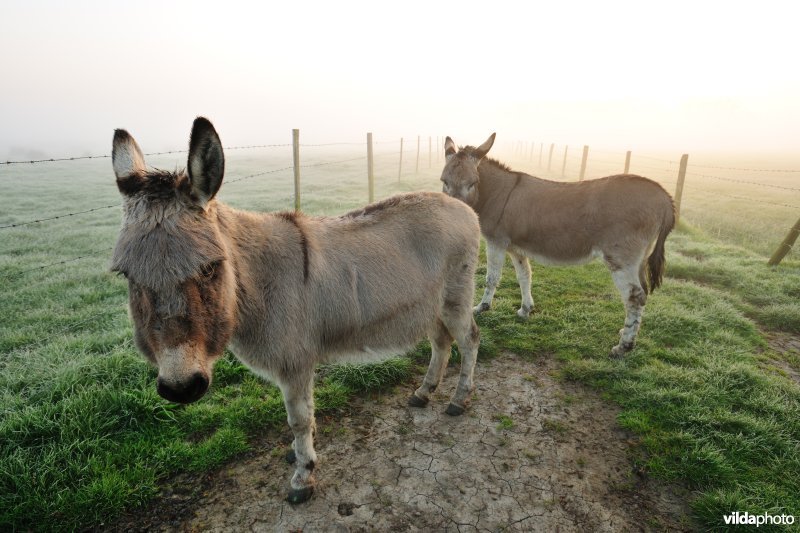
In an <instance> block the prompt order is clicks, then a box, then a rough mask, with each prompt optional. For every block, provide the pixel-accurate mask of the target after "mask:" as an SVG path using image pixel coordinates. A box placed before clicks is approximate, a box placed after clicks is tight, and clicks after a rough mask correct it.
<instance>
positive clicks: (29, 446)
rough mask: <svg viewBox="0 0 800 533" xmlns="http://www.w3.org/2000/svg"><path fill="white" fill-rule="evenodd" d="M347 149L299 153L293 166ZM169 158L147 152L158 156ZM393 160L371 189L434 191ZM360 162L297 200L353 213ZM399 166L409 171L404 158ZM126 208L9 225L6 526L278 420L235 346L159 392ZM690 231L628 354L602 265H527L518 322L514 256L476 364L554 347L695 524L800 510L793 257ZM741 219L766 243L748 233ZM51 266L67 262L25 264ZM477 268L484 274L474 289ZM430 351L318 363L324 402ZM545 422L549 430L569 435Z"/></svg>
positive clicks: (260, 194)
mask: <svg viewBox="0 0 800 533" xmlns="http://www.w3.org/2000/svg"><path fill="white" fill-rule="evenodd" d="M392 149H395V148H392ZM386 150H387V151H389V150H390V149H389V148H387V149H386ZM354 155H359V154H350V153H345V154H342V153H323V152H321V151H320V152H319V153H314V152H313V151H312V150H311V149H309V150H307V151H304V153H303V158H304V161H307V162H313V161H326V160H338V159H346V158H348V157H352V156H354ZM290 161H291V155H290V153H287V154H280V155H274V156H269V157H258V158H257V157H255V156H254V155H248V154H246V153H238V154H236V155H230V156H229V160H228V165H227V167H228V176H227V179H229V180H232V179H235V178H236V177H240V176H244V175H248V174H251V173H254V172H259V171H264V170H269V169H270V168H279V167H283V166H288V165H289V164H290ZM176 163H177V164H178V165H180V164H181V162H180V161H173V160H166V159H164V160H160V161H159V160H156V161H155V164H156V165H157V166H161V167H166V168H171V167H173V166H175V165H176ZM396 163H397V161H396V156H390V155H384V156H376V176H377V178H376V191H377V192H376V196H377V197H378V198H381V197H385V196H387V195H389V194H391V193H393V192H397V191H403V190H418V189H437V188H438V183H437V181H436V180H437V178H438V176H437V170H435V169H434V170H431V171H427V169H426V171H425V172H423V173H422V174H421V175H420V176H419V177H417V178H412V177H411V176H405V177H404V180H403V182H401V183H398V182H397V178H396ZM364 165H365V163H364V162H361V161H356V162H352V163H347V164H344V165H339V166H328V167H320V168H308V169H304V171H303V180H304V181H303V183H304V186H303V206H304V209H305V210H306V211H309V212H313V213H341V212H343V211H346V210H348V209H352V208H355V207H357V206H359V205H363V204H364V203H365V202H366V194H367V189H366V183H365V179H364V178H363V176H364V174H365V171H364V168H363V167H364ZM404 166H405V168H413V159H412V160H411V161H410V162H409V160H408V159H407V160H406V162H405V165H404ZM423 166H424V165H423ZM436 166H437V165H436V164H434V167H436ZM331 176H335V177H336V179H331ZM0 180H3V181H4V182H6V183H7V184H10V185H9V186H7V187H6V189H5V190H4V195H3V197H2V200H0V213H2V215H1V216H0V225H2V224H8V223H14V222H23V221H26V220H29V219H31V218H34V217H46V216H54V215H58V214H61V213H64V212H70V211H79V210H82V209H88V208H92V207H95V206H99V205H110V204H114V203H118V202H119V198H118V194H117V192H116V190H115V187H114V185H113V178H112V174H111V171H110V164H108V161H102V160H101V161H100V162H97V161H87V162H72V163H63V164H61V163H59V164H52V165H51V166H36V167H30V168H29V167H24V168H22V167H11V168H7V169H3V175H2V176H0ZM76 184H79V185H80V186H79V187H76ZM221 194H222V198H223V200H225V201H227V202H229V203H230V204H232V205H234V206H236V207H239V208H244V209H258V210H280V209H289V208H291V206H292V180H291V173H290V172H286V173H282V174H270V175H266V176H261V177H256V178H253V179H248V180H242V181H238V182H230V183H228V184H224V185H223V188H222V190H221ZM689 198H690V199H691V197H689ZM692 201H694V200H692ZM692 201H689V204H688V205H689V206H690V207H691V205H692ZM729 208H730V206H726V209H729ZM731 209H732V208H731ZM690 212H691V209H690ZM712 215H713V216H717V217H718V218H717V219H715V220H728V218H726V217H729V216H731V214H730V213H728V212H720V213H716V214H715V215H714V214H713V213H712V214H709V215H708V216H709V217H710V216H712ZM119 220H120V212H119V208H110V209H107V210H101V211H96V212H92V213H87V214H84V215H77V216H75V217H70V218H67V219H62V220H56V221H50V222H43V223H37V224H32V225H27V226H23V227H20V228H14V229H13V230H11V229H9V230H2V231H3V233H2V237H3V239H2V241H0V302H2V303H0V528H2V529H10V528H17V529H40V530H49V529H76V528H88V527H92V526H94V525H97V524H99V523H102V522H107V521H108V520H110V519H113V517H114V516H115V515H116V514H118V513H119V512H120V511H121V510H123V509H130V508H132V507H135V506H137V505H139V504H142V503H144V502H146V501H148V500H149V499H150V498H152V497H153V496H155V495H157V494H158V486H159V483H160V482H161V481H162V480H164V479H165V478H166V477H168V476H170V475H172V474H174V473H176V472H183V471H198V472H200V471H205V470H207V469H209V468H214V467H215V466H218V465H220V464H222V463H224V462H225V461H228V460H230V459H231V458H232V457H235V456H236V455H237V454H239V453H241V452H242V451H244V450H247V449H249V447H250V443H251V442H252V439H253V437H254V436H255V435H260V434H263V432H264V431H265V429H268V428H283V427H285V412H284V410H283V405H282V401H281V398H280V394H279V392H278V390H277V389H275V388H274V387H272V386H271V385H268V384H266V383H264V382H263V381H261V380H260V379H258V378H256V377H255V376H254V375H252V374H251V373H250V372H249V371H247V370H246V369H245V368H244V367H243V366H242V365H240V364H239V363H238V362H236V361H235V360H234V359H233V358H232V357H230V356H227V357H226V358H224V359H223V360H222V361H220V362H219V363H218V365H217V366H216V368H215V376H214V385H213V387H212V389H211V391H210V392H209V394H208V395H207V396H206V397H205V398H204V399H203V400H202V401H201V402H198V403H196V404H192V405H189V406H175V405H172V404H169V403H167V402H165V401H163V400H162V399H161V398H159V397H158V396H157V395H156V393H155V386H154V378H155V372H154V370H153V369H152V368H151V367H149V366H148V365H147V364H146V363H145V362H144V361H143V360H142V358H141V357H140V356H139V355H138V354H137V353H136V350H135V349H134V347H133V345H132V342H131V338H132V331H131V326H130V323H129V320H128V318H127V316H126V311H125V305H126V299H127V295H126V292H127V289H126V286H125V283H124V281H123V280H121V279H119V278H117V277H115V276H113V275H111V274H109V273H108V272H107V261H108V257H109V252H107V251H105V250H106V249H107V248H109V247H111V246H112V245H113V243H114V239H115V236H116V232H117V230H118V227H119ZM686 220H687V221H688V222H689V223H692V222H694V221H693V220H692V217H691V216H687V217H686ZM740 223H741V221H740ZM790 224H791V221H790V220H787V227H788V225H790ZM740 225H741V224H740ZM745 226H746V224H745ZM700 227H702V228H704V230H703V231H701V230H699V229H695V227H694V226H686V227H684V228H683V229H682V230H681V231H677V232H674V233H673V234H672V235H671V237H670V239H669V240H668V248H667V254H668V263H669V264H668V271H667V274H668V277H667V279H666V281H665V284H664V286H663V287H662V288H661V289H660V290H659V291H657V292H656V293H655V294H654V295H652V296H651V298H650V300H649V302H648V306H647V311H646V313H645V318H644V323H643V326H642V331H641V335H640V339H639V343H638V346H637V348H636V350H635V351H634V352H633V353H631V354H630V355H629V356H628V357H627V358H626V359H624V360H621V361H620V360H611V359H609V358H608V356H607V354H608V350H609V349H610V348H611V346H612V345H614V344H615V343H616V342H617V331H618V330H619V328H620V327H621V325H622V321H623V311H622V304H621V302H620V300H619V296H618V294H617V293H616V290H615V289H614V287H613V284H612V283H611V279H610V277H609V275H608V273H607V271H606V270H605V268H604V267H603V266H602V265H600V264H591V265H587V266H585V267H577V268H545V267H540V266H535V265H534V267H533V269H534V278H533V296H534V299H535V302H536V305H535V309H534V313H533V314H532V316H531V318H530V320H528V321H523V320H520V319H518V318H517V317H516V315H515V311H516V309H517V308H518V307H519V290H518V287H517V285H516V281H515V277H514V274H513V269H512V268H511V266H510V264H506V267H505V269H504V278H503V281H502V283H501V286H500V288H499V290H498V293H497V297H496V300H495V304H494V307H493V309H492V310H491V311H489V312H487V313H485V314H483V315H481V316H480V317H479V318H478V323H479V324H480V326H481V346H480V351H479V358H480V359H482V360H486V359H488V358H491V357H494V356H495V355H497V354H499V353H501V352H502V351H505V350H508V351H513V352H515V353H518V354H520V355H521V356H523V357H527V358H531V359H533V358H539V357H555V358H557V359H558V360H560V361H561V363H562V364H561V371H560V376H562V378H563V379H571V380H577V381H580V382H582V383H586V384H589V385H591V386H593V387H596V388H598V389H599V390H601V391H603V393H604V395H605V396H606V397H607V398H608V399H610V400H612V401H614V402H616V403H618V404H619V405H620V406H621V407H622V412H621V414H620V417H619V422H620V424H621V425H622V426H624V427H626V428H628V429H630V430H631V431H633V432H635V433H636V434H638V435H639V436H640V438H641V442H642V446H641V448H642V449H641V453H640V454H639V456H638V459H637V460H638V461H639V462H640V463H641V467H642V468H643V469H644V470H646V471H648V472H649V473H650V474H651V475H653V476H656V477H659V478H662V479H666V480H675V481H678V482H681V483H685V484H687V485H688V486H689V487H690V488H691V489H692V491H693V494H694V495H695V496H694V497H693V499H692V507H693V509H694V513H695V516H696V518H697V520H698V524H700V526H701V527H702V528H704V529H720V528H722V515H723V514H726V513H728V512H730V511H734V510H739V511H745V510H746V511H749V512H751V513H757V512H763V511H768V512H770V513H772V514H779V513H780V512H787V513H791V514H794V515H796V516H800V496H798V495H800V485H798V483H800V482H799V481H798V480H800V425H799V424H800V388H798V386H797V384H796V383H794V382H792V381H791V380H790V379H789V378H788V377H786V376H785V375H781V374H780V373H777V372H774V371H771V370H770V368H769V364H767V363H768V360H769V359H776V358H780V359H783V360H784V361H785V362H786V363H787V364H789V365H790V366H791V365H794V367H795V368H796V367H797V360H796V358H794V359H792V357H791V356H790V355H781V354H776V353H773V352H771V351H770V350H769V348H768V347H767V344H766V342H765V340H764V337H763V334H762V331H763V330H771V331H777V330H779V331H786V332H791V333H798V332H800V306H798V303H797V300H798V298H797V297H798V296H799V295H800V263H798V261H797V260H795V259H794V258H793V256H791V255H790V256H789V257H788V258H787V259H786V260H785V261H784V263H783V264H782V265H781V266H780V267H779V268H777V269H770V268H767V267H766V266H765V262H766V257H765V254H766V253H767V251H768V249H769V248H771V245H769V246H768V245H763V246H748V247H746V248H745V247H742V246H741V244H742V242H740V241H741V239H738V238H734V237H731V238H727V237H726V234H725V233H724V232H716V231H711V230H710V229H709V227H711V226H709V225H708V224H705V223H703V224H700ZM733 231H734V230H731V232H733ZM740 231H741V232H742V235H744V234H747V235H756V236H762V237H760V238H759V242H761V241H765V240H766V237H765V236H766V235H767V233H766V230H763V229H760V227H757V228H755V229H753V228H747V227H746V228H744V229H741V230H740ZM779 232H780V233H782V230H780V231H778V230H777V229H775V228H773V230H772V233H779ZM780 237H782V235H780V236H779V237H778V240H780ZM720 239H723V240H726V241H727V242H723V240H720ZM745 244H747V243H745ZM84 255H86V257H84V258H82V259H79V260H75V261H72V259H74V258H76V257H78V256H84ZM59 261H69V262H67V263H64V264H62V265H55V266H53V267H47V268H44V269H36V270H31V271H28V272H25V271H27V270H30V269H34V268H37V267H39V266H41V265H45V264H50V263H54V262H59ZM482 263H483V264H485V260H484V259H483V258H482ZM484 275H485V271H484V270H481V271H479V272H478V275H477V280H478V294H476V300H477V298H478V296H479V294H480V291H481V290H482V288H483V277H484ZM429 353H430V346H429V345H428V343H427V342H423V343H420V345H419V346H417V348H416V349H415V350H414V351H413V352H412V353H411V354H410V356H409V357H407V358H400V359H394V360H391V361H388V362H386V363H384V364H381V365H377V366H367V367H364V366H353V365H347V366H342V367H338V366H331V367H326V368H323V369H321V371H320V381H319V383H318V385H317V390H316V395H317V397H316V401H317V407H318V409H319V410H320V411H321V412H326V411H327V412H332V411H334V410H335V409H337V408H339V407H341V406H343V405H345V404H346V403H347V402H348V400H349V399H350V398H351V397H352V396H353V395H354V394H358V393H361V392H369V391H375V390H380V389H383V388H385V387H388V386H391V385H392V384H394V383H398V382H400V381H404V380H407V379H409V376H413V375H414V374H415V370H418V369H419V367H420V366H422V365H425V364H427V359H428V357H429ZM453 359H454V360H458V350H457V348H455V347H454V349H453ZM412 379H416V378H412ZM526 379H530V380H532V381H534V382H535V381H536V376H530V377H527V376H526ZM499 416H500V415H499ZM545 422H547V421H543V423H545ZM551 422H552V421H550V422H547V423H548V424H549V426H548V427H549V428H550V429H551V430H552V431H555V432H558V431H564V430H566V429H567V428H562V427H560V426H558V425H557V424H553V423H551ZM498 424H499V426H500V429H511V427H513V424H514V422H513V421H512V420H510V419H508V421H506V420H504V419H503V418H498ZM509 424H510V425H509ZM506 426H508V427H506Z"/></svg>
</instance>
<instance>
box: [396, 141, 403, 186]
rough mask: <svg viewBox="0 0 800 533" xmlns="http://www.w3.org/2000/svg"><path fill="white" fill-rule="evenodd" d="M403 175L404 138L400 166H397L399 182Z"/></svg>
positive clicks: (401, 142)
mask: <svg viewBox="0 0 800 533" xmlns="http://www.w3.org/2000/svg"><path fill="white" fill-rule="evenodd" d="M402 175H403V138H402V137H400V164H399V165H398V166H397V181H400V176H402Z"/></svg>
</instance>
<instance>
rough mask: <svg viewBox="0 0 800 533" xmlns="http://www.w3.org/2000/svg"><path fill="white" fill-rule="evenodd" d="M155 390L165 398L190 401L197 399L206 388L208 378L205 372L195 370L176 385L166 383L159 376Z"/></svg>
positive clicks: (173, 400) (184, 401) (174, 400)
mask: <svg viewBox="0 0 800 533" xmlns="http://www.w3.org/2000/svg"><path fill="white" fill-rule="evenodd" d="M156 390H157V391H158V395H159V396H161V397H162V398H164V399H165V400H169V401H171V402H176V403H192V402H194V401H197V400H199V399H200V398H201V397H202V396H203V394H205V393H206V390H208V378H207V377H206V376H205V374H202V373H200V372H196V373H195V374H194V375H192V377H191V378H190V379H189V380H188V381H187V382H185V383H179V384H177V385H168V384H167V383H166V382H165V381H164V380H162V379H161V378H159V379H158V382H157V384H156Z"/></svg>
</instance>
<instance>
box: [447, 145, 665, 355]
mask: <svg viewBox="0 0 800 533" xmlns="http://www.w3.org/2000/svg"><path fill="white" fill-rule="evenodd" d="M493 143H494V134H492V136H491V137H489V139H488V140H487V141H486V142H485V143H484V144H482V145H481V146H479V147H477V148H474V147H472V146H467V147H464V148H461V149H460V150H459V149H457V148H456V146H455V144H454V143H453V141H452V139H450V138H449V137H448V138H447V140H446V142H445V154H446V164H445V167H444V170H443V171H442V182H443V188H444V192H446V193H448V194H449V195H451V196H453V197H455V198H458V199H460V200H462V201H464V202H465V203H467V204H468V205H470V206H471V207H472V208H473V209H474V210H475V212H476V213H477V214H478V217H479V219H480V225H481V232H482V233H483V235H484V237H485V238H486V243H487V254H486V255H487V263H488V268H487V273H486V290H485V292H484V295H483V299H482V300H481V303H480V304H479V305H478V306H477V307H476V308H475V310H476V312H481V311H484V310H486V309H489V307H490V306H491V303H492V298H493V297H494V292H495V289H496V287H497V284H498V283H499V281H500V273H501V270H502V266H503V262H504V261H505V253H506V251H508V252H509V254H510V255H511V258H512V262H513V264H514V268H515V270H516V273H517V280H518V282H519V285H520V290H521V292H522V306H521V307H520V309H519V310H518V311H517V314H518V315H519V316H520V317H523V318H524V317H527V316H528V315H529V314H530V312H531V310H532V309H533V298H532V297H531V294H530V276H531V271H530V264H529V261H528V259H529V258H531V259H534V260H536V261H539V262H541V263H545V264H557V265H572V264H580V263H585V262H588V261H590V260H592V259H593V258H595V257H600V258H602V259H603V261H605V263H606V265H607V266H608V268H609V270H610V271H611V275H612V278H613V279H614V283H615V284H616V286H617V288H618V289H619V291H620V294H621V295H622V300H623V303H624V304H625V308H626V312H627V316H626V321H625V326H624V328H623V329H622V330H620V342H619V344H618V345H617V346H615V347H614V348H613V349H612V354H613V355H617V356H619V355H622V354H624V353H625V352H627V351H628V350H630V349H632V348H633V345H634V342H635V338H636V334H637V332H638V330H639V325H640V322H641V316H642V313H643V311H644V304H645V301H646V299H647V294H648V293H650V292H652V291H653V290H654V289H655V288H657V287H658V286H659V285H660V284H661V279H662V275H663V272H664V265H665V259H664V241H665V240H666V238H667V235H669V233H670V231H671V230H672V228H673V226H674V225H675V209H674V206H673V203H672V198H671V197H670V195H669V194H668V193H667V192H666V191H665V190H664V189H663V188H662V187H661V185H659V184H658V183H656V182H654V181H651V180H649V179H646V178H643V177H641V176H635V175H632V174H623V175H618V176H609V177H606V178H601V179H596V180H588V181H581V182H572V183H562V182H553V181H548V180H544V179H540V178H536V177H533V176H529V175H527V174H524V173H522V172H514V171H512V170H511V169H510V168H508V167H507V166H506V165H504V164H502V163H499V162H497V161H495V160H493V159H489V158H486V157H485V156H486V153H487V152H488V151H489V149H490V148H491V146H492V144H493Z"/></svg>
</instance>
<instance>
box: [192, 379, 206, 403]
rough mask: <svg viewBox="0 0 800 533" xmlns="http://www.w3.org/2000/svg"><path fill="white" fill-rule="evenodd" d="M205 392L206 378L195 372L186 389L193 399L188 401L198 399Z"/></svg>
mask: <svg viewBox="0 0 800 533" xmlns="http://www.w3.org/2000/svg"><path fill="white" fill-rule="evenodd" d="M207 390H208V378H207V377H206V376H205V374H202V373H200V372H196V373H195V374H194V375H193V376H192V380H191V382H190V384H189V387H188V391H189V392H190V393H191V394H192V396H193V399H191V400H189V401H191V402H193V401H195V400H197V399H199V398H200V397H201V396H202V395H203V394H205V393H206V391H207Z"/></svg>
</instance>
